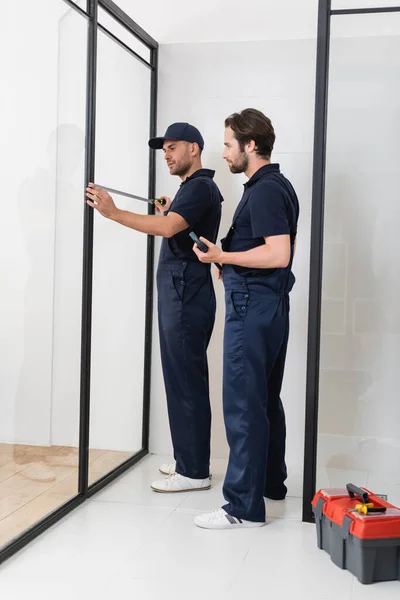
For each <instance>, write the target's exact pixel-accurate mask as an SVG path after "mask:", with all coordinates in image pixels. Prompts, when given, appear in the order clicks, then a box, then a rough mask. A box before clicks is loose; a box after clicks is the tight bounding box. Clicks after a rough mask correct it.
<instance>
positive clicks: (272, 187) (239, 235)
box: [223, 164, 299, 275]
mask: <svg viewBox="0 0 400 600" xmlns="http://www.w3.org/2000/svg"><path fill="white" fill-rule="evenodd" d="M244 188H245V189H244V193H243V197H242V199H241V201H240V203H239V205H238V207H237V209H236V212H235V214H234V217H233V225H232V227H231V229H230V231H229V233H228V235H227V237H226V238H225V241H224V243H223V248H224V250H226V251H228V252H245V251H246V250H251V249H252V248H256V247H257V246H262V245H263V244H265V240H264V238H265V237H270V236H276V235H290V237H291V241H292V242H294V240H295V238H296V233H297V220H298V217H299V202H298V199H297V196H296V193H295V191H294V189H293V187H292V185H291V184H290V182H289V181H288V180H287V179H286V178H285V177H284V176H283V175H282V173H281V172H280V168H279V165H278V164H269V165H265V166H264V167H261V168H260V169H258V171H256V173H254V175H253V176H252V177H251V178H250V179H249V181H248V182H247V183H245V185H244ZM235 271H236V272H237V273H240V274H242V275H250V274H251V275H269V274H271V273H273V272H274V271H275V269H257V270H256V271H255V270H254V269H249V268H248V267H235Z"/></svg>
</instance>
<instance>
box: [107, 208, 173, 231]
mask: <svg viewBox="0 0 400 600" xmlns="http://www.w3.org/2000/svg"><path fill="white" fill-rule="evenodd" d="M113 221H115V222H116V223H120V224H121V225H125V227H129V228H130V229H134V230H135V231H141V232H142V233H147V234H149V235H160V236H163V237H170V236H171V235H173V232H172V231H171V224H170V223H169V222H168V219H167V218H162V217H159V216H157V215H138V214H137V213H132V212H129V211H128V210H118V211H117V212H116V214H115V217H113Z"/></svg>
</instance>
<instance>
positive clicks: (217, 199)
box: [160, 169, 223, 262]
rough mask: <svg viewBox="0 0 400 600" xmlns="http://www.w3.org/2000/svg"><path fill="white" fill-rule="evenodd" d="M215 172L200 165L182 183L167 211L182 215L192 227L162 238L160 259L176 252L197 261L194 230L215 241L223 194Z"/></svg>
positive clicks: (182, 256)
mask: <svg viewBox="0 0 400 600" xmlns="http://www.w3.org/2000/svg"><path fill="white" fill-rule="evenodd" d="M214 174H215V171H211V170H210V169H199V170H198V171H196V172H195V173H193V175H191V176H190V177H187V178H186V179H185V181H183V182H182V183H181V186H180V188H179V190H178V192H177V194H176V196H175V198H174V199H173V201H172V203H171V206H170V209H169V211H168V212H174V213H177V214H178V215H180V216H181V217H183V218H184V219H185V221H186V222H187V224H188V225H189V228H188V229H184V230H183V231H181V232H179V233H177V234H176V235H174V236H173V237H172V238H170V239H166V238H164V239H163V242H162V247H161V255H160V258H161V260H163V259H168V258H169V259H171V258H173V257H174V256H175V257H177V258H179V259H184V260H190V261H193V262H197V261H198V259H197V256H196V254H195V253H194V252H193V240H192V239H191V238H190V237H189V233H190V232H191V231H194V232H195V233H196V235H198V237H200V236H203V237H205V238H207V239H208V240H209V241H210V242H213V243H215V242H216V239H217V235H218V229H219V225H220V222H221V202H223V198H222V196H221V193H220V191H219V189H218V186H217V184H216V183H215V182H214V179H213V178H214ZM171 253H172V255H171Z"/></svg>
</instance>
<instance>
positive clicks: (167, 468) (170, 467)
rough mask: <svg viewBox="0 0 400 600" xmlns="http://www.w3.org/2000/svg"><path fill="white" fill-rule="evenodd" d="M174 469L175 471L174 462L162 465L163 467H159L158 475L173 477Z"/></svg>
mask: <svg viewBox="0 0 400 600" xmlns="http://www.w3.org/2000/svg"><path fill="white" fill-rule="evenodd" d="M175 469H176V462H173V463H170V464H168V463H164V464H163V465H161V467H160V469H159V470H160V473H162V474H163V475H174V474H175Z"/></svg>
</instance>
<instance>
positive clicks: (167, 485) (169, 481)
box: [151, 473, 211, 494]
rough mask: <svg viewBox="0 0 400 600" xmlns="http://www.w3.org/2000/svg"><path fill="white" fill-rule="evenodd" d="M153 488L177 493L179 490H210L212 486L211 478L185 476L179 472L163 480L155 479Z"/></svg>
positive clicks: (168, 492) (166, 492)
mask: <svg viewBox="0 0 400 600" xmlns="http://www.w3.org/2000/svg"><path fill="white" fill-rule="evenodd" d="M151 487H152V489H153V490H154V491H155V492H161V493H163V494H176V493H178V492H197V491H202V490H209V489H210V488H211V481H210V478H209V477H207V478H206V479H190V477H184V476H183V475H179V474H178V473H174V474H173V475H168V476H167V477H166V478H165V479H162V480H161V481H154V482H153V483H152V484H151Z"/></svg>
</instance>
